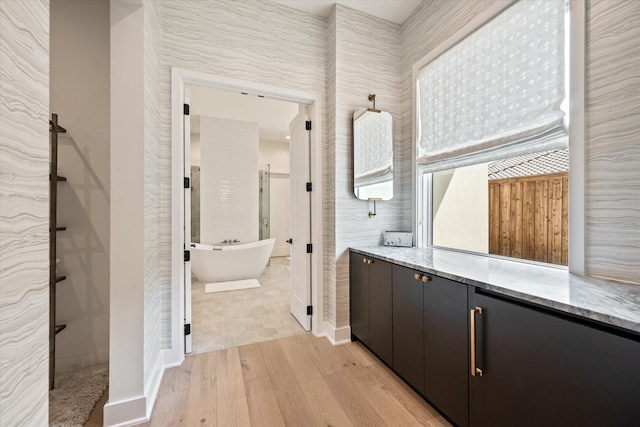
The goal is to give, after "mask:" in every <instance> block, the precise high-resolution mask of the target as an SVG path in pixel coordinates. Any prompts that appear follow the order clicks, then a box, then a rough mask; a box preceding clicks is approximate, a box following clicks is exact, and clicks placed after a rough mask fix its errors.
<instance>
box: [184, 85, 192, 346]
mask: <svg viewBox="0 0 640 427" xmlns="http://www.w3.org/2000/svg"><path fill="white" fill-rule="evenodd" d="M184 105H185V107H184V108H185V111H184V114H183V116H182V119H183V127H182V128H183V129H184V133H183V135H182V139H183V141H184V174H183V176H184V177H185V178H189V185H188V188H185V189H184V250H185V251H190V250H191V188H192V186H191V116H190V115H189V114H188V108H189V107H188V106H189V88H188V87H187V86H185V88H184ZM185 183H186V180H185ZM185 187H187V185H185ZM184 324H185V332H184V352H185V353H191V262H190V261H185V263H184ZM187 325H188V326H187Z"/></svg>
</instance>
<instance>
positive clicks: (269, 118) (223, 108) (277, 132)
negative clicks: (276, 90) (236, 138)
mask: <svg viewBox="0 0 640 427" xmlns="http://www.w3.org/2000/svg"><path fill="white" fill-rule="evenodd" d="M189 108H190V112H191V116H192V118H191V133H194V134H199V133H200V116H209V117H218V118H221V119H229V120H241V121H245V122H255V123H258V129H259V132H260V140H261V141H275V142H288V141H287V139H286V136H287V135H288V134H289V123H291V121H292V120H293V118H294V117H295V116H296V115H297V114H298V104H295V103H293V102H287V101H280V100H277V99H270V98H260V97H258V96H256V95H242V94H241V93H238V92H231V91H227V90H219V89H213V88H208V87H204V86H190V100H189Z"/></svg>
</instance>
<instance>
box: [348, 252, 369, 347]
mask: <svg viewBox="0 0 640 427" xmlns="http://www.w3.org/2000/svg"><path fill="white" fill-rule="evenodd" d="M367 259H368V258H367V257H365V256H364V255H359V254H356V253H354V252H351V253H350V255H349V319H350V324H351V335H352V337H354V338H357V339H358V340H360V341H361V342H362V343H363V344H364V345H366V346H367V347H368V346H369V345H370V343H371V342H370V339H369V337H370V336H369V324H370V318H369V266H368V265H367Z"/></svg>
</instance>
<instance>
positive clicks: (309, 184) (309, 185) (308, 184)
mask: <svg viewBox="0 0 640 427" xmlns="http://www.w3.org/2000/svg"><path fill="white" fill-rule="evenodd" d="M311 187H312V186H311V183H310V182H307V191H311Z"/></svg>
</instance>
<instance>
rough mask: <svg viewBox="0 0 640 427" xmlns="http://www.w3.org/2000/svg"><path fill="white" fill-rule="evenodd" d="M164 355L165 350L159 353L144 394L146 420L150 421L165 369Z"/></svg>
mask: <svg viewBox="0 0 640 427" xmlns="http://www.w3.org/2000/svg"><path fill="white" fill-rule="evenodd" d="M164 353H165V350H163V351H161V352H160V355H159V356H158V359H157V360H156V366H154V368H153V373H152V374H151V380H150V381H149V383H148V384H147V387H146V390H145V392H144V394H145V396H146V397H147V410H146V416H147V419H148V420H149V419H151V412H152V411H153V405H154V404H155V403H156V397H158V390H160V383H161V382H162V376H163V375H164V370H165V368H166V366H165V364H164V358H165V355H164Z"/></svg>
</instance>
